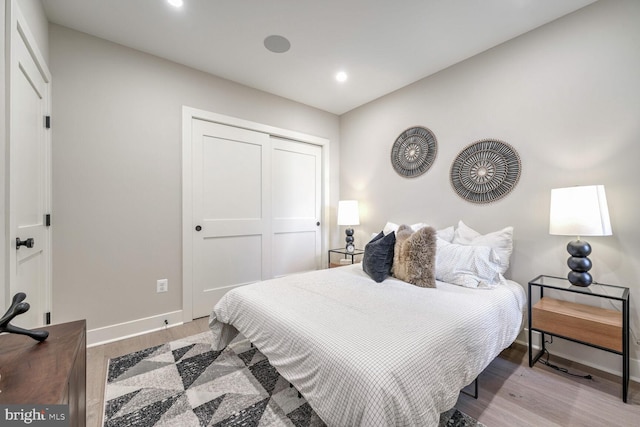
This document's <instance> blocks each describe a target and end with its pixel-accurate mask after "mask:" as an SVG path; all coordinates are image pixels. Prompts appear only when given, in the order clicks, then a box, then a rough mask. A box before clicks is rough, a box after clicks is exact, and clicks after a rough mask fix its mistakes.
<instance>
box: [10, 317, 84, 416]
mask: <svg viewBox="0 0 640 427" xmlns="http://www.w3.org/2000/svg"><path fill="white" fill-rule="evenodd" d="M39 329H45V330H47V331H49V337H48V338H47V339H46V341H44V342H42V343H38V342H37V341H35V340H33V339H31V338H29V337H27V336H25V335H15V334H5V335H0V375H2V377H1V378H0V390H2V392H0V404H36V405H51V404H68V405H69V418H70V421H71V423H70V425H71V426H72V427H82V426H84V425H85V424H86V394H85V390H86V357H87V345H86V322H85V321H84V320H78V321H75V322H69V323H63V324H59V325H49V326H45V327H43V328H39Z"/></svg>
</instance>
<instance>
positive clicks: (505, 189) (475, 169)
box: [451, 139, 522, 203]
mask: <svg viewBox="0 0 640 427" xmlns="http://www.w3.org/2000/svg"><path fill="white" fill-rule="evenodd" d="M521 168H522V165H521V163H520V157H519V156H518V153H517V152H516V151H515V150H514V149H513V147H511V146H510V145H509V144H507V143H506V142H502V141H498V140H496V139H483V140H481V141H477V142H474V143H473V144H470V145H468V146H467V147H466V148H465V149H464V150H462V151H461V152H460V154H458V156H457V157H456V159H455V160H454V161H453V164H452V165H451V186H452V187H453V189H454V190H455V192H456V193H457V194H458V195H459V196H460V197H462V198H463V199H465V200H467V201H469V202H472V203H491V202H493V201H496V200H499V199H501V198H503V197H504V196H506V195H507V194H509V192H510V191H511V190H513V188H514V187H515V186H516V184H517V183H518V180H519V179H520V170H521Z"/></svg>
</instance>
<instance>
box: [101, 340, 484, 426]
mask: <svg viewBox="0 0 640 427" xmlns="http://www.w3.org/2000/svg"><path fill="white" fill-rule="evenodd" d="M104 396H105V408H104V427H169V426H171V427H174V426H175V427H190V426H194V427H197V426H201V427H210V426H215V427H218V426H260V427H262V426H274V427H276V426H277V427H280V426H289V427H293V426H295V427H315V426H324V425H325V424H324V423H323V422H322V420H321V419H320V418H319V417H318V416H317V415H316V413H315V412H314V411H313V409H311V406H309V404H308V403H307V402H306V400H305V399H304V397H298V392H297V391H296V389H295V388H292V387H291V386H290V385H289V383H288V382H287V381H286V380H285V379H284V378H282V377H281V376H280V375H279V374H278V372H277V371H276V370H275V368H273V367H272V366H271V365H270V364H269V361H268V360H267V358H266V357H264V356H263V355H262V354H261V353H260V352H259V351H258V350H257V349H256V348H254V347H251V345H250V344H249V342H248V341H247V340H246V339H236V340H234V341H233V342H232V343H231V344H229V345H228V346H227V348H225V349H224V350H223V351H213V350H211V332H208V331H207V332H203V333H200V334H198V335H193V336H190V337H186V338H183V339H180V340H176V341H172V342H168V343H165V344H162V345H159V346H155V347H151V348H147V349H145V350H141V351H137V352H135V353H130V354H127V355H124V356H121V357H116V358H113V359H111V360H109V368H108V370H107V382H106V387H105V394H104ZM440 426H448V427H467V426H469V427H470V426H483V424H481V423H479V422H477V421H476V420H474V419H473V418H471V417H469V416H468V415H466V414H463V413H461V412H460V411H458V410H457V409H455V408H453V409H451V410H450V411H447V412H445V413H444V414H442V415H441V417H440Z"/></svg>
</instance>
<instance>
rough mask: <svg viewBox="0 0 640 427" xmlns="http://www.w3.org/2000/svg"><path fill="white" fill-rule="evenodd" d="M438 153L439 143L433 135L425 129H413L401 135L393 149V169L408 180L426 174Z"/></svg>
mask: <svg viewBox="0 0 640 427" xmlns="http://www.w3.org/2000/svg"><path fill="white" fill-rule="evenodd" d="M437 152H438V142H437V141H436V137H435V136H434V135H433V133H432V132H431V131H430V130H429V129H427V128H423V127H412V128H409V129H407V130H405V131H404V132H402V133H401V134H400V136H398V138H397V139H396V142H394V143H393V147H392V148H391V164H392V165H393V168H394V169H395V170H396V172H398V174H399V175H402V176H404V177H407V178H415V177H417V176H420V175H422V174H423V173H425V172H426V171H427V170H429V168H430V167H431V165H432V164H433V161H434V160H435V159H436V154H437Z"/></svg>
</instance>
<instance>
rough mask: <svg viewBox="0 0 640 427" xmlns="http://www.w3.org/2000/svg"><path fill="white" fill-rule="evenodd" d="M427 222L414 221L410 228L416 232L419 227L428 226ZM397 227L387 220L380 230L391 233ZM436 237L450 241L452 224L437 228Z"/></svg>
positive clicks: (452, 232) (451, 238) (385, 233)
mask: <svg viewBox="0 0 640 427" xmlns="http://www.w3.org/2000/svg"><path fill="white" fill-rule="evenodd" d="M428 226H429V224H426V223H424V222H418V223H415V224H413V225H411V226H410V227H411V230H412V231H413V232H416V231H418V230H420V229H421V228H424V227H428ZM398 227H400V226H399V225H398V224H396V223H394V222H387V223H386V224H385V225H384V228H383V229H382V232H383V233H384V235H385V236H386V235H387V234H389V233H391V232H392V231H398ZM437 233H438V237H439V238H441V239H444V240H446V241H447V242H451V241H452V240H453V234H454V231H453V226H450V227H447V228H443V229H442V230H438V231H437Z"/></svg>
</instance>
